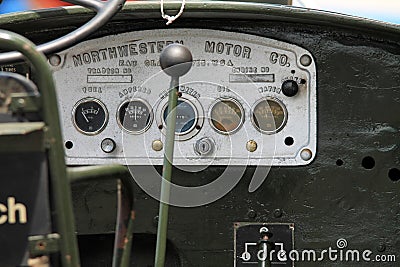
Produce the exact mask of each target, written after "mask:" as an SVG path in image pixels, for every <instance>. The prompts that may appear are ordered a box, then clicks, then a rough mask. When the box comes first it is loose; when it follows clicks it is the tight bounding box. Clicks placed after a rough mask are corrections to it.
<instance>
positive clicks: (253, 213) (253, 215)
mask: <svg viewBox="0 0 400 267" xmlns="http://www.w3.org/2000/svg"><path fill="white" fill-rule="evenodd" d="M256 216H257V212H256V211H255V210H249V212H247V217H249V218H250V219H254V218H255V217H256Z"/></svg>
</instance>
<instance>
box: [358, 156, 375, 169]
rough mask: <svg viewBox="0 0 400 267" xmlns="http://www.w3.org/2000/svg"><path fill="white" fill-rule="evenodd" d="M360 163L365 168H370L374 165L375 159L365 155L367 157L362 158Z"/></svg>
mask: <svg viewBox="0 0 400 267" xmlns="http://www.w3.org/2000/svg"><path fill="white" fill-rule="evenodd" d="M361 165H362V166H363V167H364V168H365V169H367V170H370V169H372V168H374V167H375V160H374V158H373V157H370V156H367V157H365V158H363V160H362V162H361Z"/></svg>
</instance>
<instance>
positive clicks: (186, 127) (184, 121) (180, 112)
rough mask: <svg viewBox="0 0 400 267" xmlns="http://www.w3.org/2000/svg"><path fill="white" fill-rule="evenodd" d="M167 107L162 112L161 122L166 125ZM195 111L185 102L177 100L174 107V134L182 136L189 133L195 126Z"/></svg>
mask: <svg viewBox="0 0 400 267" xmlns="http://www.w3.org/2000/svg"><path fill="white" fill-rule="evenodd" d="M167 116H168V105H166V106H165V108H164V112H163V120H164V123H165V125H167ZM196 117H197V116H196V111H195V109H194V108H193V106H192V105H191V104H190V103H189V102H188V101H187V100H178V103H177V106H176V124H175V133H176V134H179V135H182V134H186V133H188V132H190V131H191V130H192V129H193V127H194V126H195V124H196V120H197V118H196Z"/></svg>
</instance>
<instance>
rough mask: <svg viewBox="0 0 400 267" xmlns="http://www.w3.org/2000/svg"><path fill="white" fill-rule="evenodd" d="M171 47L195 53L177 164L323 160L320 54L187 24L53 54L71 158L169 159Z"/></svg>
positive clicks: (181, 114)
mask: <svg viewBox="0 0 400 267" xmlns="http://www.w3.org/2000/svg"><path fill="white" fill-rule="evenodd" d="M171 43H181V44H184V45H185V46H187V47H188V48H189V49H190V50H191V52H192V54H193V65H192V68H191V70H190V71H189V73H188V74H186V75H184V76H183V77H181V80H180V81H181V84H180V88H179V91H180V98H179V102H178V107H177V114H178V116H177V124H176V140H177V142H176V145H175V156H174V162H175V164H177V165H210V164H211V165H223V164H234V165H305V164H308V163H310V162H311V161H312V160H313V158H314V157H315V154H316V138H317V137H316V126H317V125H316V121H317V118H316V93H317V92H316V67H315V61H314V60H313V57H312V55H311V53H310V52H309V51H307V50H305V49H303V48H301V47H299V46H296V45H292V44H289V43H286V42H281V41H276V40H272V39H269V38H264V37H258V36H254V35H248V34H242V33H232V32H226V31H217V30H203V29H190V28H185V29H162V30H161V29H159V30H147V31H137V32H131V33H123V34H118V35H111V36H105V37H102V38H98V39H93V40H89V41H86V42H82V43H80V44H78V45H76V46H74V47H72V48H71V49H68V50H66V51H63V52H61V53H59V54H57V55H53V56H52V57H50V59H49V62H50V64H51V65H52V68H53V71H54V78H55V81H56V87H57V90H58V92H57V94H58V98H59V105H60V107H59V108H60V111H61V112H60V117H61V120H62V129H63V135H64V141H65V146H66V148H67V149H66V159H67V163H68V164H103V163H110V162H114V163H122V164H129V165H158V164H162V159H163V149H162V148H163V141H164V138H165V126H166V125H165V117H166V114H167V112H166V107H167V93H168V88H169V79H170V78H169V76H168V75H166V74H165V73H164V72H163V71H162V70H161V68H160V66H159V55H160V52H161V51H162V49H163V48H164V47H165V46H167V45H168V44H171ZM144 133H146V134H144ZM83 147H84V148H85V149H82V148H83Z"/></svg>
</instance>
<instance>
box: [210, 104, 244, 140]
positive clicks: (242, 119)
mask: <svg viewBox="0 0 400 267" xmlns="http://www.w3.org/2000/svg"><path fill="white" fill-rule="evenodd" d="M222 101H231V102H233V103H234V104H236V105H237V106H238V107H239V109H240V112H241V113H242V116H241V118H240V123H239V125H238V126H237V127H236V128H235V129H233V130H231V131H228V132H224V131H221V130H220V129H218V128H217V127H216V126H215V125H214V124H213V122H212V117H211V113H212V110H213V108H214V106H215V105H216V104H218V103H219V102H222ZM245 116H246V114H245V111H244V108H243V106H242V104H241V103H240V102H239V101H238V100H237V99H236V98H233V97H219V98H217V100H215V101H214V102H213V103H212V104H211V106H210V108H209V111H208V121H209V123H210V125H211V128H213V130H214V131H216V132H217V133H220V134H224V135H231V134H233V133H236V132H237V131H239V130H240V128H242V126H243V124H244V121H245Z"/></svg>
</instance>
